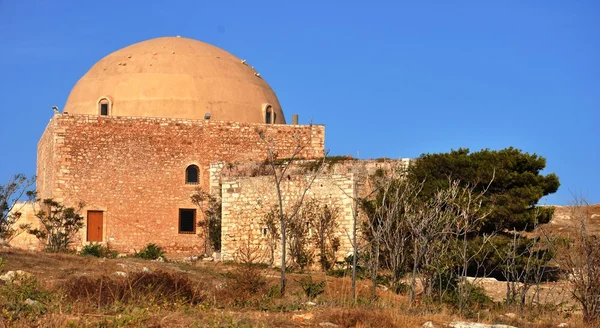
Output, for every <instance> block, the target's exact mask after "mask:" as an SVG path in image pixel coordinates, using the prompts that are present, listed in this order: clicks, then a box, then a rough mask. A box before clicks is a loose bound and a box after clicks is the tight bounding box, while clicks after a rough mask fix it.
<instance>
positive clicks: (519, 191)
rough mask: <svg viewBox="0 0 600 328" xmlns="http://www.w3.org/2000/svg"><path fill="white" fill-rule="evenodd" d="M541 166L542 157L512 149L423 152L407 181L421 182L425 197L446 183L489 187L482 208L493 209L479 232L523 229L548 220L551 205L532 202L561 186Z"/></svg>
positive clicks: (552, 175)
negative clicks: (545, 206)
mask: <svg viewBox="0 0 600 328" xmlns="http://www.w3.org/2000/svg"><path fill="white" fill-rule="evenodd" d="M545 167H546V159H545V158H543V157H541V156H538V155H536V154H529V153H523V152H522V151H521V150H519V149H515V148H513V147H510V148H506V149H502V150H489V149H484V150H480V151H478V152H470V151H469V149H466V148H461V149H458V150H452V151H451V152H449V153H440V154H423V155H421V156H420V157H419V158H418V159H417V160H416V161H415V162H414V164H413V165H412V166H411V168H410V170H409V179H410V180H411V181H413V182H414V183H419V182H422V181H425V183H424V186H423V190H422V192H421V197H423V198H425V199H428V198H431V197H432V196H433V195H434V194H435V193H436V192H437V191H438V190H442V189H446V188H448V184H449V181H457V180H458V181H460V182H461V184H463V185H464V186H469V187H472V188H474V190H473V191H474V192H475V193H479V192H481V191H483V190H485V189H486V188H487V190H486V193H485V196H484V199H483V203H482V207H483V208H484V209H490V210H491V212H490V215H488V216H487V217H486V219H485V221H484V222H483V224H482V226H481V228H480V230H479V231H478V232H479V233H490V232H494V231H503V230H505V229H507V230H513V229H516V230H518V231H522V230H531V229H533V228H534V226H535V223H536V222H537V223H539V224H542V223H547V222H549V221H550V219H551V218H552V214H553V212H554V210H553V208H543V207H537V206H536V204H537V203H538V201H539V200H540V199H541V198H542V197H544V196H546V195H548V194H551V193H554V192H555V191H556V190H557V189H558V187H559V185H560V183H559V180H558V177H557V176H556V175H555V174H554V173H551V174H547V175H543V174H541V171H542V170H543V169H544V168H545ZM490 181H492V182H491V183H490Z"/></svg>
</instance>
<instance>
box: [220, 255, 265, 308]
mask: <svg viewBox="0 0 600 328" xmlns="http://www.w3.org/2000/svg"><path fill="white" fill-rule="evenodd" d="M226 277H227V278H229V281H228V282H227V283H226V286H225V288H224V289H223V290H222V292H221V293H220V295H219V296H220V298H221V300H220V302H219V303H229V304H231V305H235V306H247V305H253V304H255V303H257V302H258V301H260V299H261V298H262V297H263V296H268V295H267V294H268V293H266V292H267V290H266V287H267V281H266V279H265V278H264V276H263V275H262V273H261V271H260V269H259V268H257V267H256V266H254V265H248V264H245V265H240V266H237V267H236V268H235V269H234V270H232V271H229V272H228V273H227V274H226Z"/></svg>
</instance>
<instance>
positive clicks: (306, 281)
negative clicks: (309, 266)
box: [296, 275, 325, 299]
mask: <svg viewBox="0 0 600 328" xmlns="http://www.w3.org/2000/svg"><path fill="white" fill-rule="evenodd" d="M296 281H297V282H298V283H299V284H300V287H302V290H303V291H304V294H305V295H306V296H307V297H308V298H310V299H314V298H316V297H317V296H319V295H321V294H323V293H324V292H325V281H319V282H314V281H313V279H312V276H311V275H308V276H306V277H303V278H301V279H300V280H296Z"/></svg>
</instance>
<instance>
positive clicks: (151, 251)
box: [133, 243, 165, 260]
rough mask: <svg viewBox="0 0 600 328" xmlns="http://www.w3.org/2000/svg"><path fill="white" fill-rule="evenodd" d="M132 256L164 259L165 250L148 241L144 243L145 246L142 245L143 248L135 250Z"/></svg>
mask: <svg viewBox="0 0 600 328" xmlns="http://www.w3.org/2000/svg"><path fill="white" fill-rule="evenodd" d="M133 256H134V257H138V258H141V259H146V260H158V259H161V258H162V259H163V260H164V259H165V251H164V250H163V249H162V247H160V246H157V245H156V244H153V243H150V244H148V245H146V247H144V249H142V250H141V251H139V252H137V251H136V252H135V254H134V255H133Z"/></svg>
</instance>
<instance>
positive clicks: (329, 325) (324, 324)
mask: <svg viewBox="0 0 600 328" xmlns="http://www.w3.org/2000/svg"><path fill="white" fill-rule="evenodd" d="M319 326H321V327H339V326H338V325H336V324H335V323H331V322H321V323H319Z"/></svg>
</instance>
